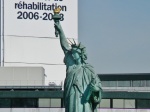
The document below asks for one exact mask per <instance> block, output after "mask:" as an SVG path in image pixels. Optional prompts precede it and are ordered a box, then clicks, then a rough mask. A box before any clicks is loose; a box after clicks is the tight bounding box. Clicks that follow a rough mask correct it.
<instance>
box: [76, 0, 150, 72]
mask: <svg viewBox="0 0 150 112" xmlns="http://www.w3.org/2000/svg"><path fill="white" fill-rule="evenodd" d="M78 7H79V8H78V14H79V17H78V27H79V29H78V30H79V31H78V36H79V37H78V38H79V41H80V42H81V43H82V44H83V45H85V46H86V48H87V54H88V60H87V62H88V63H90V64H91V65H93V67H94V68H95V72H96V73H98V74H99V73H150V0H78Z"/></svg>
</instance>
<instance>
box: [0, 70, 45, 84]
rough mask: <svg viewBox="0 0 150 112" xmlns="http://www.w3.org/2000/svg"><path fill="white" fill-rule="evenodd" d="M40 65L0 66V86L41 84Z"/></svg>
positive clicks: (42, 77) (42, 82)
mask: <svg viewBox="0 0 150 112" xmlns="http://www.w3.org/2000/svg"><path fill="white" fill-rule="evenodd" d="M44 82H45V76H44V69H43V68H42V67H0V86H29V85H30V86H37V85H38V86H42V85H44Z"/></svg>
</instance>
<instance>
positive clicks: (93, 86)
mask: <svg viewBox="0 0 150 112" xmlns="http://www.w3.org/2000/svg"><path fill="white" fill-rule="evenodd" d="M90 90H91V91H93V92H97V91H99V90H100V89H99V87H98V86H96V85H95V84H93V83H90Z"/></svg>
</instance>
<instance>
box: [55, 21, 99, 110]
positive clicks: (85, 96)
mask: <svg viewBox="0 0 150 112" xmlns="http://www.w3.org/2000/svg"><path fill="white" fill-rule="evenodd" d="M54 21H55V19H54ZM55 30H56V31H57V33H58V35H59V37H60V44H61V47H62V50H63V52H64V54H65V58H64V63H65V65H66V79H65V83H64V104H65V112H97V105H98V104H99V103H100V101H101V92H102V88H101V81H100V79H99V78H98V76H97V75H96V74H95V72H94V70H93V67H92V66H91V65H90V64H88V63H86V60H87V54H86V48H85V47H84V46H83V45H82V44H81V43H79V44H76V43H75V42H74V43H73V42H72V43H71V45H69V43H68V42H67V39H66V37H65V34H64V32H63V29H62V27H61V25H60V22H59V21H55Z"/></svg>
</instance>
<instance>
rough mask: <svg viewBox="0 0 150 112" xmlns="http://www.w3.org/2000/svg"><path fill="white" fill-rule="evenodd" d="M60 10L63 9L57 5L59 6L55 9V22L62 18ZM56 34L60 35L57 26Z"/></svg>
mask: <svg viewBox="0 0 150 112" xmlns="http://www.w3.org/2000/svg"><path fill="white" fill-rule="evenodd" d="M60 11H61V8H60V7H57V8H55V9H54V15H53V17H52V18H53V20H54V22H55V23H58V22H59V20H60V19H61V15H60V14H59V13H60ZM55 35H56V37H58V31H57V29H56V28H55Z"/></svg>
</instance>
